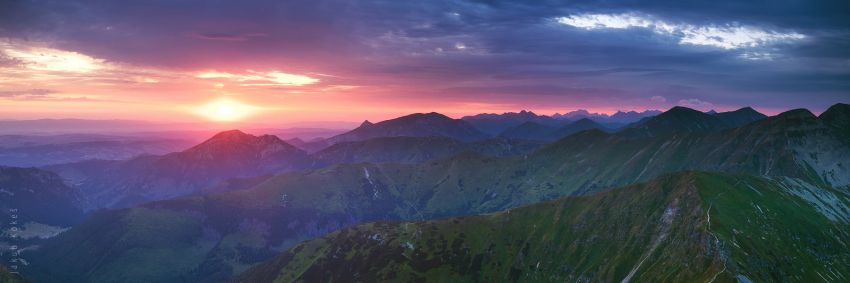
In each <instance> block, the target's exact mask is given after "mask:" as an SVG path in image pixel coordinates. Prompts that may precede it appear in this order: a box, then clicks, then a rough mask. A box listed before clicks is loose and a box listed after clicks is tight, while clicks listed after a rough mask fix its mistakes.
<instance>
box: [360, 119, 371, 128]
mask: <svg viewBox="0 0 850 283" xmlns="http://www.w3.org/2000/svg"><path fill="white" fill-rule="evenodd" d="M372 125H374V123H372V122H369V120H363V123H360V128H365V127H369V126H372Z"/></svg>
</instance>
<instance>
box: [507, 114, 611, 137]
mask: <svg viewBox="0 0 850 283" xmlns="http://www.w3.org/2000/svg"><path fill="white" fill-rule="evenodd" d="M593 129H597V130H602V131H609V130H608V129H607V128H605V127H603V126H602V125H600V124H598V123H596V122H594V121H593V120H590V119H587V118H583V119H580V120H578V121H575V122H572V123H567V124H566V125H563V126H559V127H553V126H546V125H542V124H538V123H534V122H525V123H523V124H521V125H519V126H516V127H513V128H510V129H507V130H505V131H504V132H503V133H502V134H500V135H499V136H501V137H506V138H514V139H528V140H541V141H554V140H559V139H562V138H564V137H566V136H569V135H572V134H575V133H578V132H581V131H586V130H593Z"/></svg>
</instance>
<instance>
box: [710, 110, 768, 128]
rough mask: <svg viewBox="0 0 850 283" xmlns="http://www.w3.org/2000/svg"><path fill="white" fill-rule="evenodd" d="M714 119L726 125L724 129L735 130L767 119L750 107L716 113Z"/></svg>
mask: <svg viewBox="0 0 850 283" xmlns="http://www.w3.org/2000/svg"><path fill="white" fill-rule="evenodd" d="M714 117H717V118H718V119H720V121H722V122H723V123H724V124H726V127H729V128H737V127H740V126H743V125H746V124H749V123H752V122H754V121H758V120H761V119H764V118H767V116H766V115H764V114H761V113H759V112H758V111H756V110H755V109H753V108H750V107H744V108H741V109H738V110H735V111H729V112H721V113H717V114H714Z"/></svg>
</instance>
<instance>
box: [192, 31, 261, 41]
mask: <svg viewBox="0 0 850 283" xmlns="http://www.w3.org/2000/svg"><path fill="white" fill-rule="evenodd" d="M191 36H192V37H194V38H198V39H206V40H218V41H246V40H250V39H253V38H262V37H268V34H266V33H260V32H255V33H221V32H206V33H192V34H191Z"/></svg>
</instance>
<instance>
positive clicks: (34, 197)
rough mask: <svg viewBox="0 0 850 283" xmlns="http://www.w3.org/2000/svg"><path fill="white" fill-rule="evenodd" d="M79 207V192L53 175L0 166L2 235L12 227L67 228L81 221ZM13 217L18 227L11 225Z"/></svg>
mask: <svg viewBox="0 0 850 283" xmlns="http://www.w3.org/2000/svg"><path fill="white" fill-rule="evenodd" d="M80 205H81V204H80V196H79V193H78V192H77V191H76V190H74V189H72V188H69V187H68V186H66V185H65V184H64V183H62V179H61V178H59V176H57V175H56V174H54V173H52V172H48V171H44V170H40V169H36V168H17V167H5V166H0V217H3V219H4V221H3V225H2V227H3V231H4V232H5V233H8V231H6V229H8V228H9V227H11V226H16V227H18V228H21V227H23V226H25V225H28V224H33V225H36V224H37V225H48V226H55V227H69V226H71V225H72V224H75V223H77V222H78V221H79V220H81V219H82V217H83V212H82V209H81V208H80ZM12 215H15V218H14V220H16V221H17V222H18V224H19V225H11V224H10V222H11V221H12V220H13V218H12ZM5 236H8V235H4V237H5ZM33 236H35V235H33Z"/></svg>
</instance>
